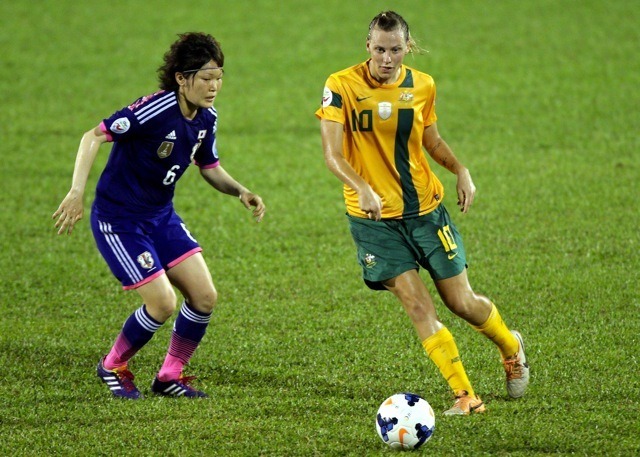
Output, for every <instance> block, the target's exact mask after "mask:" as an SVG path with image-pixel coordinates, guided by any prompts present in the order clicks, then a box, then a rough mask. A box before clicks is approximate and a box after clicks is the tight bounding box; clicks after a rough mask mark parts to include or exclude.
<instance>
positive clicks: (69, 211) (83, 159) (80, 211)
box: [52, 126, 107, 235]
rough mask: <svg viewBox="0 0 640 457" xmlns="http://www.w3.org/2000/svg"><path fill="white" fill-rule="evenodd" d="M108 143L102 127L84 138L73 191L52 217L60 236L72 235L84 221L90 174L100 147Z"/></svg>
mask: <svg viewBox="0 0 640 457" xmlns="http://www.w3.org/2000/svg"><path fill="white" fill-rule="evenodd" d="M106 141H107V135H106V134H105V133H104V132H103V131H102V130H101V129H100V126H96V127H95V128H93V129H91V130H89V131H87V132H86V133H85V134H84V135H83V136H82V140H81V141H80V146H79V147H78V154H77V155H76V163H75V166H74V168H73V178H72V180H71V189H69V192H68V193H67V195H66V196H65V197H64V199H63V200H62V203H60V206H58V209H57V210H56V212H55V213H53V216H52V219H55V218H58V220H57V221H56V223H55V227H56V228H57V229H58V235H61V234H63V233H64V232H67V233H68V234H71V232H72V231H73V226H74V225H75V224H76V222H78V221H79V220H80V219H82V216H83V215H84V190H85V187H86V185H87V180H88V179H89V172H90V171H91V167H92V166H93V162H94V161H95V159H96V156H97V155H98V150H99V149H100V146H101V145H102V144H103V143H105V142H106Z"/></svg>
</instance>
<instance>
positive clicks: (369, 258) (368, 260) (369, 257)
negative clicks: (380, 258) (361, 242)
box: [364, 254, 377, 268]
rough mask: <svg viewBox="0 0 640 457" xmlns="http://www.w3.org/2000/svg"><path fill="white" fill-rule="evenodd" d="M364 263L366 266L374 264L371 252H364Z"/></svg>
mask: <svg viewBox="0 0 640 457" xmlns="http://www.w3.org/2000/svg"><path fill="white" fill-rule="evenodd" d="M364 263H365V266H366V267H367V268H373V267H375V266H376V263H377V262H376V256H375V255H373V254H365V256H364Z"/></svg>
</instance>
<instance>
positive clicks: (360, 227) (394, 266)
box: [347, 205, 467, 290]
mask: <svg viewBox="0 0 640 457" xmlns="http://www.w3.org/2000/svg"><path fill="white" fill-rule="evenodd" d="M347 218H348V219H349V228H350V230H351V236H352V237H353V240H354V241H355V244H356V248H357V251H358V263H359V264H360V266H361V267H362V276H363V279H364V282H365V283H366V284H367V286H368V287H370V288H371V289H374V290H386V288H385V287H384V285H382V281H386V280H388V279H392V278H395V277H396V276H399V275H400V274H402V273H404V272H405V271H409V270H414V269H420V267H422V268H424V269H425V270H427V271H428V272H429V274H430V275H431V277H432V278H433V279H434V280H438V279H447V278H451V277H453V276H457V275H459V274H460V273H462V271H463V270H464V269H465V268H466V266H467V258H466V254H465V250H464V245H463V244H462V237H461V236H460V233H459V232H458V229H457V228H456V226H455V224H454V223H453V221H452V220H451V218H450V217H449V213H448V212H447V210H446V208H445V207H444V206H443V205H439V206H438V207H437V208H436V209H435V210H433V211H432V212H430V213H428V214H425V215H423V216H419V217H415V218H411V219H383V220H381V221H373V220H370V219H364V218H360V217H353V216H350V215H347Z"/></svg>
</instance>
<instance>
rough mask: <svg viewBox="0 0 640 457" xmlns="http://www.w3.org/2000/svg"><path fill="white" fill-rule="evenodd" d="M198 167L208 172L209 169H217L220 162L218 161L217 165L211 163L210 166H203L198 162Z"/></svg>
mask: <svg viewBox="0 0 640 457" xmlns="http://www.w3.org/2000/svg"><path fill="white" fill-rule="evenodd" d="M196 165H197V166H199V167H200V168H201V169H203V170H207V169H209V168H216V167H217V166H218V165H220V161H219V160H218V161H217V162H216V163H211V164H209V165H202V166H201V165H200V164H199V163H198V162H196Z"/></svg>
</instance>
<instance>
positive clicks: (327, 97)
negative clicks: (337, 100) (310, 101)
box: [322, 87, 333, 108]
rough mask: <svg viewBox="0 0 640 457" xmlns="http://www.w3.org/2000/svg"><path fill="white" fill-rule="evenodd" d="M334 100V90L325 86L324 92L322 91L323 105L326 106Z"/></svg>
mask: <svg viewBox="0 0 640 457" xmlns="http://www.w3.org/2000/svg"><path fill="white" fill-rule="evenodd" d="M332 101H333V92H331V89H329V88H328V87H325V88H324V92H323V93H322V107H323V108H326V107H327V106H329V105H331V102H332Z"/></svg>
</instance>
